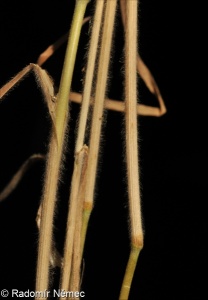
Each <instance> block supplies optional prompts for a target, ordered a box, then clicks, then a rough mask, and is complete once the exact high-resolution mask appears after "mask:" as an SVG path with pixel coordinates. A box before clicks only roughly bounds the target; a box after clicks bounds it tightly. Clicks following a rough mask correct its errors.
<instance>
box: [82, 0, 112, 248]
mask: <svg viewBox="0 0 208 300" xmlns="http://www.w3.org/2000/svg"><path fill="white" fill-rule="evenodd" d="M116 4H117V1H116V0H111V1H107V3H106V9H105V15H104V24H103V32H102V39H101V49H100V55H99V63H98V75H97V81H96V89H95V103H94V109H93V116H92V124H91V134H90V144H89V156H88V167H87V172H86V189H85V200H84V212H83V225H82V236H81V252H82V253H83V248H84V242H85V237H86V231H87V226H88V221H89V217H90V214H91V211H92V207H93V198H94V186H95V178H96V170H97V161H98V154H99V144H100V136H101V126H102V120H103V108H104V99H105V91H106V84H107V75H108V67H109V61H110V50H111V42H112V35H113V27H114V20H115V12H116Z"/></svg>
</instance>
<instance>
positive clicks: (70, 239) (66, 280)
mask: <svg viewBox="0 0 208 300" xmlns="http://www.w3.org/2000/svg"><path fill="white" fill-rule="evenodd" d="M103 6H104V1H99V0H97V4H96V10H95V16H94V22H93V28H92V35H91V42H90V49H89V55H88V62H87V71H86V79H85V85H84V92H83V100H82V106H81V112H80V118H79V126H78V135H77V140H76V146H75V163H74V170H73V175H72V183H71V192H70V201H69V213H68V218H67V231H66V240H65V246H64V260H63V270H62V278H61V289H64V290H68V288H69V284H70V278H71V264H72V252H73V243H74V237H75V227H76V219H77V210H78V209H80V210H81V207H80V208H78V193H79V187H80V176H81V170H82V163H83V159H82V158H81V157H80V155H83V154H82V152H83V150H84V136H85V131H86V124H87V116H88V111H89V106H90V96H91V89H92V82H93V74H94V68H95V61H96V53H97V48H98V40H99V34H100V27H101V20H102V11H103ZM77 170H79V171H78V172H77ZM76 234H77V235H79V232H77V230H76ZM80 235H81V234H80ZM77 251H78V249H77ZM79 253H80V251H79ZM75 256H76V254H75V253H74V257H75ZM77 259H78V258H77ZM79 260H80V261H81V258H79ZM76 273H77V271H76Z"/></svg>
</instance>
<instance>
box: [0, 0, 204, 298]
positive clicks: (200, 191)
mask: <svg viewBox="0 0 208 300" xmlns="http://www.w3.org/2000/svg"><path fill="white" fill-rule="evenodd" d="M186 4H187V5H186ZM191 5H192V4H190V3H186V1H183V6H182V4H181V3H174V2H170V1H163V0H159V1H153V0H145V1H141V3H140V18H139V22H140V23H139V24H140V33H139V51H140V54H141V56H142V58H143V60H144V62H145V63H146V64H147V65H148V67H149V68H150V70H151V71H152V73H153V75H154V77H155V79H156V81H157V83H158V85H159V87H160V90H161V93H162V95H163V98H164V100H165V103H166V106H167V113H166V115H164V116H162V117H161V118H154V117H140V118H139V132H140V134H139V149H140V167H141V171H140V177H141V191H142V212H143V225H144V231H145V239H144V249H143V250H142V252H141V255H140V258H139V262H138V266H137V269H136V272H135V276H134V280H133V284H132V290H131V294H130V299H132V300H134V299H140V300H146V299H150V300H154V299H160V300H163V299H169V300H173V299H196V300H198V299H204V296H205V295H206V294H207V292H205V287H206V285H205V275H204V274H203V271H204V272H205V274H206V270H207V259H206V252H207V251H206V250H207V249H205V240H206V237H207V213H206V208H205V204H206V202H207V188H206V187H207V159H206V156H207V146H206V144H205V142H206V137H207V134H206V132H207V130H206V128H207V121H206V120H207V116H206V115H207V113H206V109H205V104H206V100H205V99H206V97H207V93H206V90H205V85H204V84H203V83H202V82H203V75H202V72H201V71H200V70H201V69H202V64H203V63H204V61H205V59H204V57H203V54H202V49H203V39H201V38H200V35H199V31H200V30H201V24H202V23H203V18H202V16H201V15H199V13H201V11H202V10H200V12H199V9H197V6H194V4H193V6H191ZM92 7H93V5H92V4H91V5H89V7H88V12H87V14H92V12H93V9H92ZM73 8H74V1H46V0H44V1H40V0H37V1H33V2H30V1H21V0H20V1H1V4H0V11H1V20H0V30H1V44H0V86H2V85H3V84H4V83H6V82H7V81H8V80H9V79H10V78H11V77H13V76H14V75H15V74H16V73H17V72H18V71H20V70H21V69H22V68H23V67H25V66H26V65H28V64H29V63H30V62H34V63H35V62H36V60H37V57H38V56H39V54H40V53H41V52H42V51H43V50H45V49H46V48H47V47H48V45H50V44H52V43H53V42H54V41H56V40H57V39H58V38H59V37H60V36H61V35H62V34H64V33H65V32H67V30H68V29H69V26H70V21H71V16H72V12H73ZM197 20H199V21H197ZM88 31H89V26H88V25H85V26H84V27H83V31H82V36H81V42H80V46H79V52H78V59H77V61H76V68H75V70H76V71H75V75H74V79H73V89H74V90H76V91H81V89H82V82H81V78H82V72H81V69H82V68H83V66H84V65H85V62H86V61H85V59H84V58H85V56H86V49H87V43H88V38H89V35H88V34H89V32H88ZM113 49H114V50H113V54H112V64H111V71H110V77H109V78H110V81H109V86H108V95H109V97H112V98H115V99H121V98H122V95H123V90H122V81H123V75H122V72H123V71H122V68H123V65H122V62H123V31H122V26H121V22H120V15H119V12H118V14H117V22H116V32H115V36H114V46H113ZM64 51H65V46H63V47H61V48H60V50H58V51H57V52H56V54H54V56H53V57H52V58H50V59H49V60H48V62H47V63H45V65H44V66H43V67H44V68H45V69H46V70H47V71H48V72H49V74H50V75H51V76H52V78H53V79H54V82H55V85H56V86H58V85H59V79H60V72H61V68H62V64H63V58H64ZM139 94H140V102H142V103H146V104H150V105H151V104H154V105H155V104H156V103H157V102H156V100H155V99H154V97H153V96H152V95H151V94H150V93H149V92H148V90H147V89H146V87H145V86H144V84H143V82H142V81H140V82H139ZM70 111H71V121H70V124H69V126H70V131H69V137H68V146H67V147H68V150H67V154H66V157H67V159H66V163H65V164H66V167H65V171H64V174H63V178H62V183H61V185H60V193H59V200H58V205H57V213H56V220H55V228H54V234H55V240H56V243H57V247H58V248H59V250H60V251H62V246H63V241H64V231H65V221H66V215H67V201H68V189H69V188H68V187H69V182H70V174H71V169H72V164H73V151H74V148H73V147H74V133H75V127H76V119H77V114H78V111H79V106H78V105H76V104H72V105H71V109H70ZM49 132H50V119H49V116H48V114H47V109H46V106H45V104H44V101H43V100H42V95H41V92H40V91H39V89H38V88H37V84H36V83H35V80H34V76H33V75H29V76H28V77H27V78H26V79H25V80H24V81H22V82H21V83H20V84H19V85H18V87H16V88H15V89H14V90H13V91H12V92H10V94H9V95H8V96H7V97H5V98H4V100H3V102H2V103H1V104H0V137H1V139H0V141H1V144H0V189H3V187H4V186H5V185H6V183H7V182H8V181H9V179H10V178H11V176H12V175H13V174H14V173H15V172H16V171H17V170H18V168H19V166H20V165H21V164H22V163H23V162H24V161H25V160H26V159H27V158H28V157H29V156H30V155H32V154H33V153H46V152H47V143H48V136H49ZM102 136H103V138H102V147H101V148H102V149H101V155H100V159H101V162H100V163H99V171H98V176H97V185H96V195H95V196H96V197H95V207H94V211H93V213H92V217H91V220H90V224H89V232H88V235H87V242H86V248H85V254H84V260H85V269H84V276H83V286H82V289H83V290H84V291H85V292H86V295H87V297H86V299H90V300H91V299H112V300H114V299H118V295H119V289H120V285H121V282H122V278H123V274H124V270H125V266H126V262H127V259H128V254H129V250H130V247H129V246H130V241H129V237H128V205H127V201H128V197H127V186H126V182H125V181H126V175H125V173H126V167H125V159H124V156H125V153H124V150H123V149H124V147H123V146H124V118H123V116H122V115H121V114H120V113H117V112H107V113H106V118H105V126H104V128H103V134H102ZM43 174H44V163H41V162H38V163H37V164H36V165H35V166H33V167H32V168H31V169H30V170H29V171H28V172H27V174H26V176H25V177H24V178H23V180H22V181H21V183H20V184H19V186H18V188H17V189H16V190H15V191H14V192H13V193H12V194H11V195H10V196H9V198H8V199H7V200H5V201H4V202H2V203H0V238H1V243H0V287H1V288H5V289H8V290H10V289H12V288H16V289H19V290H23V291H25V290H27V289H30V290H34V286H35V268H36V258H37V243H38V232H37V229H36V224H35V218H36V213H37V209H38V206H39V202H40V197H41V189H42V183H43ZM57 279H58V270H55V274H54V284H55V286H56V284H57ZM202 295H203V296H202ZM205 297H206V296H205Z"/></svg>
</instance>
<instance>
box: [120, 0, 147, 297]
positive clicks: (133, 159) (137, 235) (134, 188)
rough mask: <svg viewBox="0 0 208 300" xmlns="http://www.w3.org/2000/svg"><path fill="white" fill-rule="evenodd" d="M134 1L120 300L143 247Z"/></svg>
mask: <svg viewBox="0 0 208 300" xmlns="http://www.w3.org/2000/svg"><path fill="white" fill-rule="evenodd" d="M137 6H138V1H136V0H135V1H128V0H126V33H125V106H126V112H125V117H126V157H127V177H128V194H129V213H130V221H131V223H130V224H131V253H130V256H129V261H128V264H127V268H126V272H125V276H124V280H123V284H122V288H121V293H120V298H119V299H120V300H124V299H125V300H126V299H128V297H129V292H130V287H131V283H132V279H133V274H134V271H135V268H136V264H137V260H138V256H139V253H140V251H141V249H142V247H143V231H142V221H141V207H140V186H139V166H138V129H137V127H138V125H137V112H136V107H137V70H136V62H137V18H138V16H137V11H138V7H137Z"/></svg>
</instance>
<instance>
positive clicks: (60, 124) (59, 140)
mask: <svg viewBox="0 0 208 300" xmlns="http://www.w3.org/2000/svg"><path fill="white" fill-rule="evenodd" d="M87 3H88V0H77V1H76V6H75V12H74V16H73V21H72V25H71V29H70V34H69V41H68V45H67V50H66V55H65V61H64V66H63V72H62V77H61V82H60V88H59V93H58V96H57V107H56V118H55V130H53V131H52V134H51V141H50V145H49V155H48V161H47V169H46V177H45V184H44V193H43V199H42V219H41V224H40V237H39V247H38V262H37V275H36V291H44V290H47V289H48V283H49V259H50V252H51V248H52V229H53V216H54V209H55V202H56V195H57V187H58V178H59V172H60V171H59V170H60V165H61V158H62V151H63V144H64V138H65V131H66V127H67V120H68V98H69V92H70V88H71V81H72V74H73V70H74V64H75V58H76V53H77V47H78V41H79V36H80V31H81V27H82V20H83V17H84V13H85V10H86V6H87ZM38 299H46V297H41V298H38Z"/></svg>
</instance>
